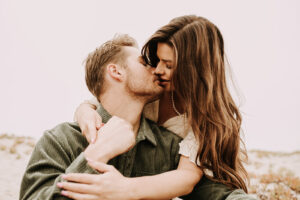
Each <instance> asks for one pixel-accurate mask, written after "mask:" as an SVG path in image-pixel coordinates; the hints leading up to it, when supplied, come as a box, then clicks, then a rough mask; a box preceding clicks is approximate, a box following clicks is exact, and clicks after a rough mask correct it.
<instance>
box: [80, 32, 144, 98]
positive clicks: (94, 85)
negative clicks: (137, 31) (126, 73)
mask: <svg viewBox="0 0 300 200" xmlns="http://www.w3.org/2000/svg"><path fill="white" fill-rule="evenodd" d="M123 47H136V48H138V45H137V42H136V40H135V39H134V38H132V37H130V36H129V35H127V34H117V35H115V36H114V37H113V38H112V39H111V40H109V41H107V42H105V43H104V44H102V45H101V46H100V47H98V48H96V49H95V50H94V51H93V52H91V53H90V54H89V55H88V57H87V58H86V60H85V72H86V73H85V81H86V84H87V87H88V89H89V91H90V92H91V93H92V94H93V95H94V96H95V97H96V98H97V99H98V98H99V96H100V95H101V94H102V93H103V92H104V90H105V88H106V83H105V66H106V65H107V64H109V63H114V64H119V65H121V66H123V67H124V66H126V57H127V56H126V53H125V52H124V48H123Z"/></svg>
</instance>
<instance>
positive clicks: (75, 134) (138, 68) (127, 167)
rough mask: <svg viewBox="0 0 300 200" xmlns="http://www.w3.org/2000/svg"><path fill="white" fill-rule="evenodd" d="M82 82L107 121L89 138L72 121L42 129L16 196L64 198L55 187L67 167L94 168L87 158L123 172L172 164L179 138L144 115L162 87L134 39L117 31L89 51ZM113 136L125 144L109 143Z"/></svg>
mask: <svg viewBox="0 0 300 200" xmlns="http://www.w3.org/2000/svg"><path fill="white" fill-rule="evenodd" d="M86 82H87V86H88V88H89V90H90V91H91V92H92V93H93V94H94V95H95V96H96V97H97V98H98V100H99V101H101V104H102V105H101V106H100V107H99V108H98V112H99V114H100V115H101V116H102V119H103V122H104V123H106V125H105V126H104V127H103V128H102V129H101V134H100V135H99V136H98V140H97V141H96V142H95V143H94V144H88V142H87V140H86V139H85V137H84V136H83V135H82V134H81V132H80V128H79V126H78V124H76V123H63V124H60V125H58V126H56V127H55V128H54V129H51V130H48V131H46V132H45V134H44V135H43V136H42V138H41V139H40V140H39V142H38V143H37V145H36V147H35V150H34V152H33V154H32V156H31V159H30V161H29V164H28V166H27V169H26V172H25V174H24V177H23V181H22V184H21V191H20V199H68V198H66V197H64V196H62V195H61V190H60V189H59V187H58V186H59V183H60V182H61V181H63V179H62V176H63V175H64V174H65V173H72V172H73V173H75V172H76V173H94V174H95V173H98V172H97V171H96V170H94V169H93V168H91V167H90V166H89V165H88V163H87V160H94V161H101V162H104V163H106V162H107V161H109V162H108V163H109V164H110V165H113V166H114V167H115V168H116V169H118V170H119V171H120V172H121V173H122V174H123V175H124V176H127V177H129V176H143V175H149V174H157V173H162V172H165V171H169V170H173V169H176V167H177V164H178V160H179V155H178V153H177V152H178V148H179V147H178V143H179V142H180V140H181V139H180V138H179V137H178V136H176V135H175V134H173V133H171V132H170V131H168V130H166V129H163V128H160V127H158V126H157V125H155V124H154V123H153V122H151V121H149V120H146V119H145V118H144V117H143V116H142V110H143V107H144V105H145V104H146V103H147V102H149V101H151V100H152V99H155V98H157V96H158V95H159V94H160V93H161V92H162V87H161V86H159V83H158V81H157V78H156V76H154V75H153V69H152V68H151V67H150V66H146V65H145V64H143V59H142V58H141V57H140V52H139V51H138V49H137V48H136V42H135V40H133V39H132V38H131V37H129V36H127V35H120V36H118V37H115V38H114V39H112V40H111V41H108V42H106V43H105V44H104V45H102V46H101V47H100V48H98V49H96V50H95V52H93V53H92V54H90V55H89V56H88V58H87V61H86ZM111 116H117V117H112V118H111ZM110 118H111V120H109V119H110ZM120 118H122V119H124V120H125V121H126V122H125V121H124V120H121V119H120ZM128 122H129V123H128ZM116 127H118V128H117V129H116ZM120 132H122V134H118V133H120ZM108 133H109V134H108ZM115 140H119V142H118V143H119V144H124V145H117V146H116V145H113V144H115V143H116V141H115ZM135 140H136V141H135ZM161 141H163V142H161ZM134 143H135V146H134V147H133V148H132V149H130V150H129V151H128V152H126V153H124V154H122V155H119V156H117V155H118V154H120V153H123V152H125V151H127V150H128V148H130V147H131V146H133V144H134ZM111 152H114V154H113V155H112V154H111ZM113 157H114V158H113ZM112 158H113V159H112ZM57 184H58V186H57Z"/></svg>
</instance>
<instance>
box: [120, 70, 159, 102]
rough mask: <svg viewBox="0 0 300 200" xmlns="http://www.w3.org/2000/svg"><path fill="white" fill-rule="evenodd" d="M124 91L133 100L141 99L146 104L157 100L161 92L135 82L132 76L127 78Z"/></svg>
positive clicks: (142, 83)
mask: <svg viewBox="0 0 300 200" xmlns="http://www.w3.org/2000/svg"><path fill="white" fill-rule="evenodd" d="M158 87H159V86H158ZM125 90H126V91H127V92H128V94H129V95H130V96H132V97H133V98H136V99H141V100H142V99H143V100H145V101H146V102H151V101H154V100H157V99H158V98H159V96H160V94H161V93H162V90H160V89H159V88H154V87H150V86H149V85H148V86H147V85H146V84H145V83H144V82H143V81H137V80H136V79H134V77H132V76H130V77H128V79H127V82H126V84H125Z"/></svg>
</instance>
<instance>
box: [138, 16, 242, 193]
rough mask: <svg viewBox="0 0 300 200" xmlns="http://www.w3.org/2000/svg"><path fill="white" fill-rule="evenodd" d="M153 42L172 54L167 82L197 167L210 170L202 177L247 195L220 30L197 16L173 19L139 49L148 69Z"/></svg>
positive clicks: (154, 47)
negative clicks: (193, 142) (189, 133)
mask: <svg viewBox="0 0 300 200" xmlns="http://www.w3.org/2000/svg"><path fill="white" fill-rule="evenodd" d="M158 43H166V44H168V45H169V46H170V47H171V48H173V50H174V53H175V60H176V61H175V62H176V63H175V69H174V73H173V77H172V84H173V85H174V88H175V90H176V91H175V92H176V94H177V95H179V98H181V99H184V110H185V112H186V114H187V118H188V122H189V124H190V126H191V127H192V129H193V132H194V134H195V137H196V138H197V140H198V142H199V150H198V155H197V159H199V161H200V166H199V167H201V168H202V169H209V170H211V171H212V172H213V177H208V178H210V179H213V180H215V181H217V182H220V183H223V184H226V185H228V186H230V187H231V188H240V189H243V190H244V191H246V192H247V184H246V180H247V172H246V170H245V168H244V166H243V163H242V156H243V158H247V154H246V151H245V150H244V148H242V147H244V143H243V141H242V139H241V136H240V131H241V121H242V119H241V114H240V112H239V109H238V107H237V106H236V104H235V102H234V101H233V98H232V96H231V94H230V92H229V89H228V87H227V84H226V78H225V61H224V60H225V55H224V42H223V37H222V35H221V32H220V31H219V29H218V28H217V27H216V26H215V25H214V24H213V23H211V22H210V21H208V20H207V19H205V18H203V17H198V16H194V15H190V16H182V17H178V18H175V19H173V20H172V21H170V23H169V24H167V25H165V26H163V27H162V28H160V29H159V30H158V31H156V32H155V33H154V34H153V35H152V37H151V38H150V39H149V40H148V42H147V43H146V44H145V45H144V47H143V48H142V55H143V57H144V59H145V60H146V62H147V63H148V64H150V65H152V66H157V63H158V62H159V59H158V57H157V54H156V51H157V44H158Z"/></svg>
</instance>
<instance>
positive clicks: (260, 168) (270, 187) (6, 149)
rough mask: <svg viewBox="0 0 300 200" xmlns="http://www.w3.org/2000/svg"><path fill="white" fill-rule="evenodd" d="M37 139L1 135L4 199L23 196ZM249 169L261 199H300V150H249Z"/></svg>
mask: <svg viewBox="0 0 300 200" xmlns="http://www.w3.org/2000/svg"><path fill="white" fill-rule="evenodd" d="M34 144H35V141H34V139H32V138H29V137H17V136H12V135H7V134H1V135H0V172H1V173H0V199H1V200H2V199H3V200H4V199H5V200H15V199H18V197H19V188H20V182H21V180H22V176H23V173H24V170H25V167H26V165H27V162H28V159H29V157H30V154H31V152H32V150H33V148H34ZM248 156H249V161H248V164H247V165H246V168H247V170H248V172H249V176H250V186H249V191H250V193H251V194H252V195H254V196H256V197H257V198H258V199H261V200H277V199H278V200H279V199H280V200H287V199H291V200H294V199H295V200H297V198H298V199H299V200H300V152H294V153H280V152H266V151H258V150H256V151H249V152H248Z"/></svg>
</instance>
